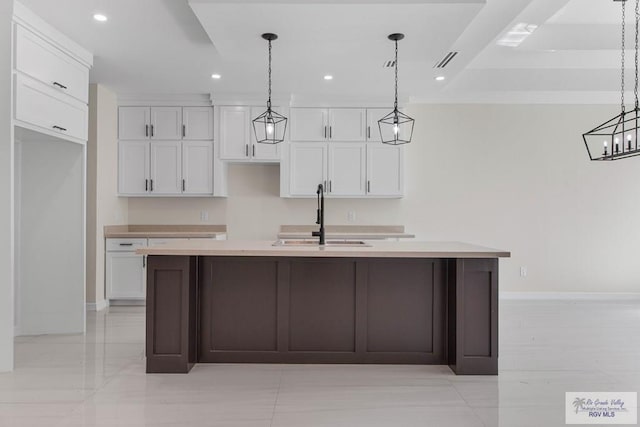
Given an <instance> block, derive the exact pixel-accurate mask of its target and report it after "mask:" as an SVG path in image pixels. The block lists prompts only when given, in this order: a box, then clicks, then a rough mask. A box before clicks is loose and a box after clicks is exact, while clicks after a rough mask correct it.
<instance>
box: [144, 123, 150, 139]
mask: <svg viewBox="0 0 640 427" xmlns="http://www.w3.org/2000/svg"><path fill="white" fill-rule="evenodd" d="M144 136H146V137H148V136H149V125H144Z"/></svg>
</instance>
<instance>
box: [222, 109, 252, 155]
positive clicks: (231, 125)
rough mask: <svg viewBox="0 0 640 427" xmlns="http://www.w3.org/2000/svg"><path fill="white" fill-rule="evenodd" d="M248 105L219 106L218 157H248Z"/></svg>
mask: <svg viewBox="0 0 640 427" xmlns="http://www.w3.org/2000/svg"><path fill="white" fill-rule="evenodd" d="M250 114H251V108H250V107H220V158H221V159H222V160H246V159H248V158H249V145H250V143H251V135H250V133H249V130H250V129H249V128H250V122H251V118H250Z"/></svg>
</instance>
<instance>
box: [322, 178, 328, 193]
mask: <svg viewBox="0 0 640 427" xmlns="http://www.w3.org/2000/svg"><path fill="white" fill-rule="evenodd" d="M322 188H323V189H324V192H325V193H326V192H327V180H326V179H325V180H324V181H322Z"/></svg>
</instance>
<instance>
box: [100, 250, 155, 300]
mask: <svg viewBox="0 0 640 427" xmlns="http://www.w3.org/2000/svg"><path fill="white" fill-rule="evenodd" d="M106 258H107V260H106V261H107V262H106V264H107V265H106V282H107V286H106V288H107V289H106V293H107V299H144V298H145V292H146V289H145V288H146V286H145V284H146V277H145V276H146V266H145V264H146V258H145V256H144V255H136V253H135V252H107V255H106Z"/></svg>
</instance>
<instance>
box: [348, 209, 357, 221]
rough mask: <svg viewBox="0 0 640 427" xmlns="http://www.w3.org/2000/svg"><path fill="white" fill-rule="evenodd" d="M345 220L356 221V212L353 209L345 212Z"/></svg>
mask: <svg viewBox="0 0 640 427" xmlns="http://www.w3.org/2000/svg"><path fill="white" fill-rule="evenodd" d="M347 221H349V222H356V213H355V212H354V211H349V212H347Z"/></svg>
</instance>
